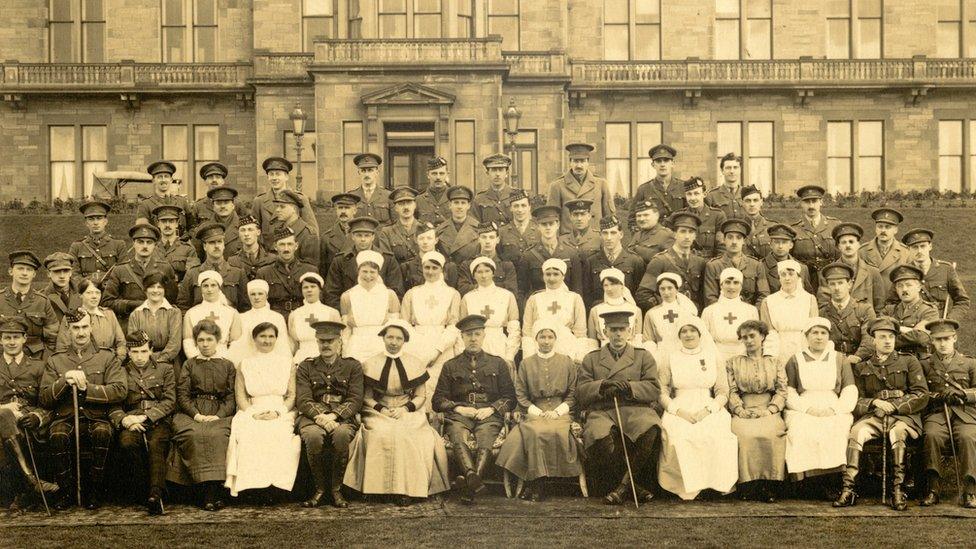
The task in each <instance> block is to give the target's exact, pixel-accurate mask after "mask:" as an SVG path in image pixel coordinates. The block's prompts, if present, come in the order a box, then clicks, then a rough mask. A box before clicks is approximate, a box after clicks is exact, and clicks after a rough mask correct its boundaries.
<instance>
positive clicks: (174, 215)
mask: <svg viewBox="0 0 976 549" xmlns="http://www.w3.org/2000/svg"><path fill="white" fill-rule="evenodd" d="M182 213H183V208H181V207H179V206H176V205H173V204H163V205H162V206H156V207H155V208H153V209H152V216H153V217H154V218H156V220H160V219H179V218H180V216H181V214H182Z"/></svg>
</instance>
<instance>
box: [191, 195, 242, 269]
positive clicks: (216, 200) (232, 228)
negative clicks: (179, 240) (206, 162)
mask: <svg viewBox="0 0 976 549" xmlns="http://www.w3.org/2000/svg"><path fill="white" fill-rule="evenodd" d="M207 200H208V201H209V202H210V206H211V208H212V209H211V214H210V215H209V217H206V218H204V219H203V220H202V221H200V222H199V223H197V224H196V227H199V226H200V225H201V224H203V223H204V222H206V221H213V222H215V223H218V224H220V226H222V227H223V228H224V257H231V256H233V255H237V252H239V251H241V238H240V234H239V231H238V229H239V228H240V226H241V218H240V215H239V214H238V213H237V206H236V204H237V189H235V188H234V187H214V188H212V189H210V190H209V191H207ZM193 242H194V247H197V257H199V258H200V259H201V260H202V259H203V258H204V257H206V255H205V254H204V253H203V243H202V242H200V241H199V240H194V241H193Z"/></svg>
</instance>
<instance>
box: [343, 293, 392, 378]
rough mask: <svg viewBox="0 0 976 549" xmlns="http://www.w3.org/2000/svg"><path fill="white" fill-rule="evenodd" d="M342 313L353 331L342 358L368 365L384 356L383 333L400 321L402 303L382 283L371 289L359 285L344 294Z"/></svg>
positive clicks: (345, 345)
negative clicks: (395, 320) (385, 327)
mask: <svg viewBox="0 0 976 549" xmlns="http://www.w3.org/2000/svg"><path fill="white" fill-rule="evenodd" d="M339 312H340V313H341V314H342V318H343V320H344V321H345V323H346V325H347V326H349V328H350V333H349V335H348V337H347V339H346V340H345V341H344V345H343V346H342V356H343V357H348V358H355V359H356V360H358V361H359V362H365V361H366V359H368V358H370V357H372V356H373V355H375V354H378V353H382V352H383V349H384V346H383V338H382V337H380V336H379V332H380V330H381V329H383V325H384V324H386V322H387V321H388V320H390V319H393V318H399V316H400V300H398V299H397V296H396V294H395V293H393V290H391V289H389V288H387V287H386V286H384V285H383V281H381V280H380V281H377V282H376V285H375V286H373V287H372V288H369V289H367V288H366V287H365V286H362V285H361V284H356V285H355V286H353V287H352V288H350V289H349V290H347V291H346V292H345V293H343V294H342V298H341V299H340V300H339Z"/></svg>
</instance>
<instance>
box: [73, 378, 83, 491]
mask: <svg viewBox="0 0 976 549" xmlns="http://www.w3.org/2000/svg"><path fill="white" fill-rule="evenodd" d="M71 402H72V404H73V405H74V412H75V496H76V497H77V498H78V507H81V421H80V420H79V419H78V413H79V410H78V386H77V385H72V386H71Z"/></svg>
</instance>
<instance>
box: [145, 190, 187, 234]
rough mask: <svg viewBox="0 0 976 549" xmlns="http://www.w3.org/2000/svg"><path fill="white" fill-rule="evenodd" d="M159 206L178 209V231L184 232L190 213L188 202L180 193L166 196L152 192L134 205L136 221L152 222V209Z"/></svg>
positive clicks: (153, 219)
mask: <svg viewBox="0 0 976 549" xmlns="http://www.w3.org/2000/svg"><path fill="white" fill-rule="evenodd" d="M159 206H176V207H177V208H179V209H180V221H179V227H180V228H179V230H180V233H181V234H182V233H184V232H186V228H187V226H188V219H187V216H188V215H189V214H190V202H189V201H188V200H187V199H186V197H185V196H180V195H167V196H157V195H156V194H153V195H152V196H150V197H149V198H147V199H145V200H143V201H142V202H140V203H139V205H138V206H137V207H136V221H139V220H144V222H145V223H153V222H154V221H155V218H154V217H153V215H152V211H153V210H155V209H156V208H158V207H159Z"/></svg>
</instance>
